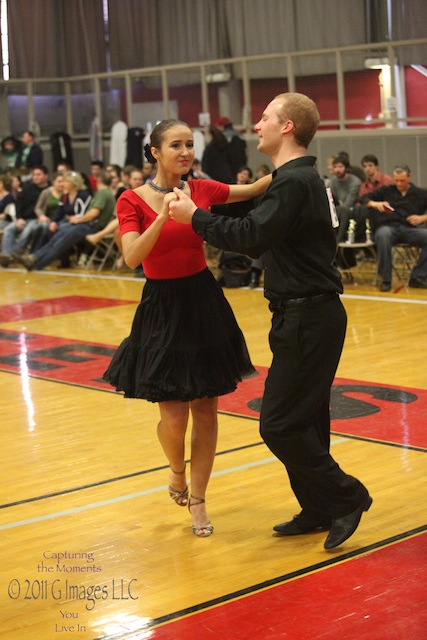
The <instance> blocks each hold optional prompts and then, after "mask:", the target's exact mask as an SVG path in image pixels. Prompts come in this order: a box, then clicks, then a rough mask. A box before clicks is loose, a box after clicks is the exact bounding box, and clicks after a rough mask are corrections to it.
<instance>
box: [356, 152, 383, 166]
mask: <svg viewBox="0 0 427 640" xmlns="http://www.w3.org/2000/svg"><path fill="white" fill-rule="evenodd" d="M365 162H372V164H374V165H375V166H376V167H378V165H379V162H378V158H377V157H376V156H374V155H373V154H372V153H367V154H366V155H365V156H363V158H362V159H361V161H360V163H361V164H362V165H363V164H364V163H365Z"/></svg>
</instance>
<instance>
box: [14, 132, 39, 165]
mask: <svg viewBox="0 0 427 640" xmlns="http://www.w3.org/2000/svg"><path fill="white" fill-rule="evenodd" d="M21 139H22V143H23V146H22V147H21V149H20V151H19V154H18V158H17V160H16V167H17V169H20V170H21V171H24V172H27V171H28V170H31V169H34V168H35V167H39V166H40V165H42V164H43V151H42V148H41V146H40V145H39V144H37V143H36V141H35V135H34V133H33V132H32V131H24V133H23V134H22V138H21Z"/></svg>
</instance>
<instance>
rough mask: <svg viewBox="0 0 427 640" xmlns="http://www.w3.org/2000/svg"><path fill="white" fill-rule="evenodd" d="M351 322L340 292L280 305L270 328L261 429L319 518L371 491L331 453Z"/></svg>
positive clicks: (309, 513)
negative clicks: (334, 391)
mask: <svg viewBox="0 0 427 640" xmlns="http://www.w3.org/2000/svg"><path fill="white" fill-rule="evenodd" d="M346 325H347V316H346V312H345V309H344V307H343V305H342V303H341V301H340V299H339V296H338V295H337V296H336V297H332V298H329V299H326V300H325V299H321V300H316V299H314V300H313V301H312V302H305V303H303V304H299V305H296V306H291V307H287V308H283V309H279V310H276V311H274V313H273V318H272V327H271V331H270V348H271V350H272V353H273V361H272V364H271V367H270V369H269V373H268V376H267V380H266V383H265V392H264V397H263V401H262V407H261V418H260V430H261V436H262V438H263V440H264V441H265V443H266V444H267V446H268V447H269V448H270V450H271V451H272V452H273V453H274V455H275V456H277V458H279V460H281V462H282V463H283V464H284V465H285V467H286V470H287V472H288V475H289V479H290V483H291V487H292V489H293V491H294V493H295V495H296V497H297V499H298V502H299V503H300V506H301V507H302V510H303V513H304V515H305V516H306V517H307V518H308V519H309V520H312V521H313V522H315V523H319V524H320V523H324V524H328V523H330V521H331V520H332V519H333V518H339V517H341V516H345V515H347V514H349V513H351V512H352V511H354V510H355V509H357V508H358V507H359V506H360V504H361V503H362V502H363V500H364V499H365V498H366V497H367V495H368V492H367V490H366V488H365V487H364V486H363V484H362V483H361V482H360V481H359V480H357V479H356V478H354V477H353V476H350V475H348V474H346V473H344V471H343V470H342V469H341V468H340V467H339V465H338V464H337V463H336V462H335V460H334V459H333V458H332V456H331V455H330V452H329V448H330V405H329V403H330V390H331V386H332V382H333V379H334V376H335V372H336V369H337V366H338V363H339V360H340V357H341V352H342V348H343V345H344V338H345V332H346Z"/></svg>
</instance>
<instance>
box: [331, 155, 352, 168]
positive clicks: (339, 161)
mask: <svg viewBox="0 0 427 640" xmlns="http://www.w3.org/2000/svg"><path fill="white" fill-rule="evenodd" d="M336 164H343V165H344V166H345V168H346V169H347V171H348V170H349V169H350V163H349V161H348V160H347V158H346V157H345V156H337V157H336V158H334V159H333V161H332V166H334V167H335V165H336Z"/></svg>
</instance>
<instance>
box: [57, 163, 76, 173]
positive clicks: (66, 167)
mask: <svg viewBox="0 0 427 640" xmlns="http://www.w3.org/2000/svg"><path fill="white" fill-rule="evenodd" d="M72 170H73V167H72V166H71V165H70V164H68V163H67V162H59V163H58V164H57V165H56V173H68V172H69V171H72Z"/></svg>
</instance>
